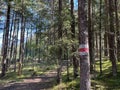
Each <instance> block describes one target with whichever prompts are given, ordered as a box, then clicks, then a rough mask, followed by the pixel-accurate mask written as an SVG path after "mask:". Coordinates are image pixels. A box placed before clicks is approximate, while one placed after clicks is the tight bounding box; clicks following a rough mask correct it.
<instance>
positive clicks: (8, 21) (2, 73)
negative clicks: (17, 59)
mask: <svg viewBox="0 0 120 90" xmlns="http://www.w3.org/2000/svg"><path fill="white" fill-rule="evenodd" d="M9 26H10V3H9V2H8V7H7V20H6V27H5V34H4V35H5V36H4V37H3V39H4V41H3V58H2V72H1V77H3V76H4V75H5V73H6V62H7V61H6V60H7V49H8V36H9Z"/></svg>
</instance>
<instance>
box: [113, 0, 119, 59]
mask: <svg viewBox="0 0 120 90" xmlns="http://www.w3.org/2000/svg"><path fill="white" fill-rule="evenodd" d="M114 2H115V19H116V20H115V22H116V34H117V59H118V61H120V30H119V18H118V4H117V3H118V0H115V1H114Z"/></svg>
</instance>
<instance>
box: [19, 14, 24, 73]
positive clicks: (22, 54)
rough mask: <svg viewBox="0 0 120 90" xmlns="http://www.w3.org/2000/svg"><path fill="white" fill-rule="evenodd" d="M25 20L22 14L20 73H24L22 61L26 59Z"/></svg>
mask: <svg viewBox="0 0 120 90" xmlns="http://www.w3.org/2000/svg"><path fill="white" fill-rule="evenodd" d="M24 22H25V19H24V17H23V15H22V17H21V36H20V49H19V62H18V75H21V74H22V63H23V59H24V34H25V29H24V26H25V25H24Z"/></svg>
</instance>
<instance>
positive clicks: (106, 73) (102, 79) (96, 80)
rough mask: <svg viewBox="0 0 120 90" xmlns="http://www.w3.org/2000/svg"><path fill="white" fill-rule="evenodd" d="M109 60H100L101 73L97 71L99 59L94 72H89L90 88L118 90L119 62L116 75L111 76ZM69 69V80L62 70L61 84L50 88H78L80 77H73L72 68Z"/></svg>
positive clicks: (72, 89) (70, 89) (119, 87)
mask: <svg viewBox="0 0 120 90" xmlns="http://www.w3.org/2000/svg"><path fill="white" fill-rule="evenodd" d="M111 69H112V68H111V62H110V61H109V60H104V61H103V62H102V70H103V73H102V75H100V73H99V71H100V70H99V61H97V62H96V65H95V73H94V74H91V76H93V77H92V78H91V90H120V62H117V69H118V73H117V76H116V77H114V76H112V73H111ZM69 70H70V75H69V77H70V80H69V81H67V74H66V71H65V72H63V81H62V83H61V84H59V85H56V86H54V87H53V89H52V90H79V88H80V77H77V78H76V79H74V78H73V74H72V73H73V72H72V71H73V70H72V68H70V69H69Z"/></svg>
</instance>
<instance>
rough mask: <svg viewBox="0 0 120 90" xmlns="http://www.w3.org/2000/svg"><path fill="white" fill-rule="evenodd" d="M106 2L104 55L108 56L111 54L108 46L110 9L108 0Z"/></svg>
mask: <svg viewBox="0 0 120 90" xmlns="http://www.w3.org/2000/svg"><path fill="white" fill-rule="evenodd" d="M104 2H105V10H104V11H105V34H104V48H105V50H104V51H105V52H104V55H105V56H108V54H109V50H108V48H109V46H108V31H109V25H108V22H109V20H108V14H109V12H108V11H109V10H108V0H104Z"/></svg>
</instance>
